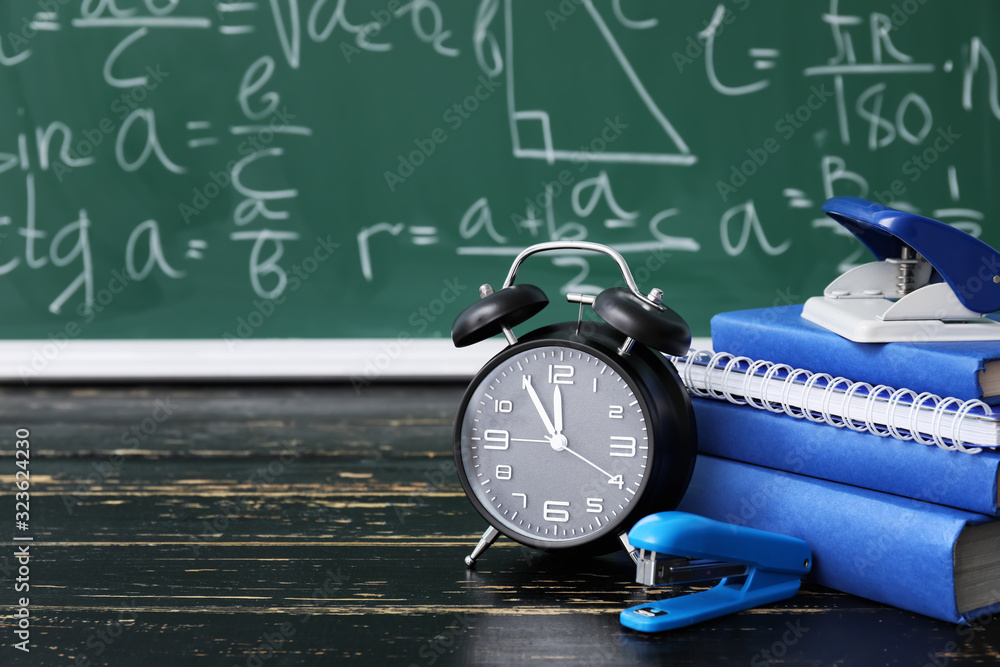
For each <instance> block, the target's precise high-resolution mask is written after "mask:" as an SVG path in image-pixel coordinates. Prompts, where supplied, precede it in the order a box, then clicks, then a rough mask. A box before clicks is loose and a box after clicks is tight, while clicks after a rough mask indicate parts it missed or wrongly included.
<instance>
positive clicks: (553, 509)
mask: <svg viewBox="0 0 1000 667" xmlns="http://www.w3.org/2000/svg"><path fill="white" fill-rule="evenodd" d="M560 507H569V503H567V502H564V501H562V500H546V501H545V506H544V508H543V510H542V516H543V517H544V518H545V520H546V521H553V522H556V523H566V522H567V521H569V511H568V510H564V509H559V508H560Z"/></svg>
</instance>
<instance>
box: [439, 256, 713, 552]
mask: <svg viewBox="0 0 1000 667" xmlns="http://www.w3.org/2000/svg"><path fill="white" fill-rule="evenodd" d="M553 250H563V251H565V250H573V251H592V252H598V253H602V254H604V255H607V256H609V257H611V258H612V259H614V260H615V262H617V264H618V267H619V268H620V269H621V273H622V277H623V278H624V281H625V285H626V286H625V287H611V288H608V289H605V290H604V291H602V292H601V293H600V294H598V295H597V296H596V297H595V296H590V295H583V294H568V295H567V300H568V301H570V302H572V303H578V304H580V305H579V312H580V314H581V315H582V309H583V307H584V305H589V306H592V307H593V309H594V311H595V312H596V313H597V315H598V316H599V317H600V318H601V319H602V320H603V322H594V321H584V320H583V319H582V317H579V318H578V319H577V321H576V322H565V323H562V324H555V325H551V326H546V327H542V328H540V329H536V330H535V331H532V332H530V333H527V334H525V335H523V336H521V337H520V338H518V337H516V336H515V335H514V333H513V331H512V327H514V326H517V325H518V324H521V323H522V322H524V321H525V320H527V319H529V318H530V317H532V316H534V315H535V314H537V313H538V312H539V311H541V310H542V309H543V308H544V307H545V306H546V305H547V304H548V299H547V298H546V296H545V294H544V293H543V292H542V290H541V289H539V288H538V287H535V286H534V285H527V284H519V285H515V284H514V279H515V277H516V276H517V271H518V268H519V267H520V266H521V264H522V262H524V260H525V259H526V258H528V257H529V256H531V255H534V254H536V253H539V252H545V251H553ZM662 294H663V293H662V291H661V290H659V289H654V290H652V291H651V292H649V293H648V294H643V293H642V292H640V291H639V289H638V287H637V286H636V284H635V281H634V279H633V278H632V274H631V271H629V268H628V265H627V264H626V262H625V259H624V258H623V257H622V256H621V255H620V254H619V253H618V252H616V251H615V250H614V249H612V248H609V247H607V246H604V245H601V244H597V243H589V242H582V241H578V242H550V243H539V244H537V245H533V246H530V247H529V248H526V249H525V250H523V251H522V252H521V253H520V254H519V255H518V256H517V258H516V259H515V260H514V263H513V264H512V265H511V268H510V272H509V273H508V275H507V279H506V281H504V284H503V288H502V289H500V290H499V291H495V292H494V291H493V289H492V287H490V285H488V284H487V285H483V286H482V287H481V288H480V297H481V299H480V300H479V301H478V302H476V303H474V304H472V305H470V306H469V307H468V308H466V309H465V310H464V311H463V312H462V313H461V314H460V315H459V316H458V318H457V319H456V320H455V323H454V325H453V327H452V340H453V341H454V343H455V345H456V346H457V347H463V346H466V345H471V344H474V343H477V342H479V341H482V340H485V339H486V338H489V337H491V336H494V335H497V334H500V333H502V334H503V335H504V336H505V337H506V339H507V342H508V343H509V345H508V346H507V347H506V348H504V349H503V350H502V351H501V352H500V353H499V354H497V355H496V356H495V357H493V358H492V359H491V360H490V361H489V362H488V363H487V364H486V365H485V366H484V367H483V369H482V370H481V371H479V373H478V374H477V375H476V377H475V378H474V379H473V380H472V383H471V384H470V385H469V388H468V390H467V391H466V392H465V395H464V397H463V398H462V404H461V407H460V408H459V411H458V417H457V419H456V423H455V462H456V466H457V468H458V476H459V479H460V480H461V482H462V487H463V488H464V489H465V493H466V495H467V496H468V497H469V500H470V501H471V502H472V505H473V506H474V507H475V508H476V510H477V511H478V512H479V514H480V515H482V517H483V518H484V519H485V520H486V521H487V522H488V523H489V524H490V527H489V528H488V529H487V530H486V532H485V533H484V534H483V537H482V539H481V540H480V541H479V543H478V544H477V545H476V547H475V549H474V550H473V551H472V553H471V554H470V555H469V556H467V557H466V559H465V562H466V565H468V566H469V567H472V566H473V564H474V563H475V561H476V559H477V558H478V557H479V556H480V555H481V554H482V553H483V551H485V550H486V549H487V548H488V547H489V546H490V545H491V544H492V543H493V542H494V541H495V540H496V539H497V537H498V536H499V534H501V533H502V534H504V535H506V536H507V537H509V538H510V539H512V540H514V541H516V542H519V543H521V544H524V545H527V546H529V547H534V548H538V549H544V550H546V551H551V552H560V553H573V554H580V555H583V554H593V555H596V554H601V553H608V552H610V551H613V550H614V549H615V548H617V546H624V547H625V549H626V551H628V552H629V554H630V555H632V556H633V558H634V554H633V553H632V549H631V547H630V546H629V544H628V539H627V534H628V531H629V530H630V529H631V528H632V526H633V524H635V522H636V521H638V520H639V519H641V518H642V517H644V516H646V515H648V514H652V513H654V512H660V511H665V510H670V509H673V508H674V507H675V506H676V505H677V503H678V502H679V501H680V498H681V496H682V495H683V493H684V491H685V489H686V488H687V485H688V482H689V481H690V478H691V472H692V470H693V468H694V461H695V451H696V437H695V422H694V414H693V412H692V408H691V400H690V398H689V396H688V393H687V391H686V390H685V388H684V384H683V383H682V381H681V379H680V377H679V376H678V374H677V372H676V370H675V369H674V367H673V365H672V364H670V363H669V362H668V361H667V360H666V359H665V358H664V357H663V355H662V354H661V353H667V354H671V355H681V354H685V353H687V351H688V348H689V347H690V343H691V332H690V329H689V328H688V326H687V323H686V322H685V321H684V320H683V318H681V317H680V316H679V315H678V314H677V313H675V312H674V311H672V310H671V309H670V308H667V307H666V306H664V305H663V304H662V303H661V298H662Z"/></svg>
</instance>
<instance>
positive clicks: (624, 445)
mask: <svg viewBox="0 0 1000 667" xmlns="http://www.w3.org/2000/svg"><path fill="white" fill-rule="evenodd" d="M487 433H489V431H487ZM616 440H617V442H615V441H616ZM504 449H507V448H506V447H504ZM611 456H624V457H627V458H632V457H633V456H635V438H629V437H627V436H626V437H622V436H620V435H613V436H611Z"/></svg>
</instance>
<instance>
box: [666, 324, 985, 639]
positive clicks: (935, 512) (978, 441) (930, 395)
mask: <svg viewBox="0 0 1000 667" xmlns="http://www.w3.org/2000/svg"><path fill="white" fill-rule="evenodd" d="M801 310H802V307H801V306H787V307H779V308H766V309H758V310H748V311H737V312H731V313H723V314H720V315H717V316H716V317H715V318H713V320H712V341H713V347H714V348H715V350H723V351H725V352H726V353H729V354H727V355H714V356H710V355H705V356H702V357H698V356H697V355H692V356H689V357H688V358H683V359H675V360H674V363H675V365H676V366H677V368H678V370H679V371H680V372H681V375H682V377H684V379H685V383H686V384H688V387H689V390H690V391H691V392H692V393H693V394H695V397H694V398H693V401H694V404H695V413H696V416H697V424H698V447H699V452H700V453H699V458H698V463H697V466H696V467H695V473H694V478H693V479H692V482H691V486H690V487H689V490H688V492H687V493H686V495H685V497H684V500H683V501H682V503H681V506H680V507H679V508H678V509H680V510H683V511H687V512H692V513H696V514H701V515H704V516H707V517H710V518H713V519H717V520H721V521H726V522H729V523H733V524H738V525H742V526H749V527H752V528H759V529H762V530H768V531H772V532H776V533H783V534H786V535H791V536H793V537H797V538H800V539H802V540H805V541H806V542H807V543H808V544H809V545H810V547H811V548H812V550H813V553H814V555H815V561H814V566H813V569H812V574H811V577H812V578H813V579H814V580H815V581H816V582H817V583H819V584H821V585H824V586H828V587H830V588H834V589H837V590H840V591H844V592H847V593H851V594H855V595H859V596H862V597H865V598H869V599H871V600H876V601H878V602H882V603H886V604H890V605H894V606H897V607H901V608H903V609H907V610H910V611H914V612H918V613H921V614H926V615H928V616H932V617H935V618H939V619H942V620H946V621H952V622H971V621H973V620H974V619H975V618H976V617H977V616H979V615H981V614H986V613H991V612H993V611H995V610H997V609H1000V521H997V520H996V518H997V516H998V515H1000V483H998V482H1000V448H998V445H1000V415H993V414H992V413H991V408H990V407H989V405H995V404H998V403H1000V395H998V394H1000V385H998V379H1000V361H998V360H1000V342H973V343H966V342H961V343H952V342H936V343H885V344H858V343H853V342H851V341H848V340H846V339H844V338H841V337H840V336H838V335H837V334H834V333H832V332H830V331H828V330H826V329H824V328H822V327H820V326H817V325H815V324H812V323H811V322H808V321H806V320H805V319H803V318H802V317H801V316H800V315H801ZM767 362H771V363H767ZM846 378H850V380H847V379H846ZM998 413H1000V410H998Z"/></svg>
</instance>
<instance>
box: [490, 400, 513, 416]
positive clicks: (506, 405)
mask: <svg viewBox="0 0 1000 667" xmlns="http://www.w3.org/2000/svg"><path fill="white" fill-rule="evenodd" d="M513 409H514V404H513V403H512V402H510V401H508V400H507V399H506V398H505V399H502V400H501V399H499V398H498V399H496V400H494V401H493V412H503V413H507V412H511V411H512V410H513Z"/></svg>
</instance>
